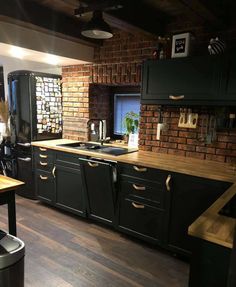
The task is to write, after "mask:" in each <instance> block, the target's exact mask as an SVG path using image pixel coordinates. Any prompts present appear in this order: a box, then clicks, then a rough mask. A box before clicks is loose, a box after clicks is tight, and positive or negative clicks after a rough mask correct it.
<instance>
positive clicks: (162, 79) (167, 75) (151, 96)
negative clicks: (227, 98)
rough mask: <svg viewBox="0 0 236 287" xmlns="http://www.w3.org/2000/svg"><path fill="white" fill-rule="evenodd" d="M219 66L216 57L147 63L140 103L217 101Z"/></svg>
mask: <svg viewBox="0 0 236 287" xmlns="http://www.w3.org/2000/svg"><path fill="white" fill-rule="evenodd" d="M221 65H222V59H221V57H219V56H205V57H193V58H191V57H187V58H178V59H169V60H159V61H154V60H149V61H147V62H146V63H145V64H144V67H143V78H142V103H144V104H149V103H150V104H151V103H166V102H168V103H171V104H182V103H186V104H187V103H188V102H191V103H192V104H194V103H199V102H202V103H205V102H207V101H217V100H218V92H219V87H220V79H221V74H222V71H221Z"/></svg>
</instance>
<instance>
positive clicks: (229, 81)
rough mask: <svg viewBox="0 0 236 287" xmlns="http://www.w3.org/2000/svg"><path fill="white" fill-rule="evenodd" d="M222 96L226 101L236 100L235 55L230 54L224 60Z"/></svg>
mask: <svg viewBox="0 0 236 287" xmlns="http://www.w3.org/2000/svg"><path fill="white" fill-rule="evenodd" d="M222 83H223V84H222V98H223V99H224V100H225V101H227V102H235V101H236V56H233V55H230V56H228V57H227V60H226V62H225V69H224V74H223V80H222Z"/></svg>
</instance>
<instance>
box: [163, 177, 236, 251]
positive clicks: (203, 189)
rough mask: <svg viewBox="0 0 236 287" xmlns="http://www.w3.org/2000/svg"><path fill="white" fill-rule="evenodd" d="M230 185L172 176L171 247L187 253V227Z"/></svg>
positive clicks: (169, 240)
mask: <svg viewBox="0 0 236 287" xmlns="http://www.w3.org/2000/svg"><path fill="white" fill-rule="evenodd" d="M230 185H231V184H230V183H227V182H222V181H216V180H210V179H204V178H200V177H194V176H189V175H184V174H179V173H178V174H177V173H175V174H172V181H171V206H170V222H169V228H168V234H169V236H168V246H169V247H170V248H171V250H173V251H176V252H180V253H185V254H188V253H190V252H191V244H192V242H191V237H190V236H188V227H189V226H190V225H191V224H192V223H193V222H194V221H195V220H196V219H197V218H198V217H199V216H200V215H201V214H202V213H203V212H204V211H205V210H206V209H207V208H208V207H209V206H210V205H211V204H212V203H213V202H214V201H215V200H216V199H217V198H219V197H220V196H221V195H222V194H223V193H224V192H225V191H226V190H227V189H228V187H229V186H230Z"/></svg>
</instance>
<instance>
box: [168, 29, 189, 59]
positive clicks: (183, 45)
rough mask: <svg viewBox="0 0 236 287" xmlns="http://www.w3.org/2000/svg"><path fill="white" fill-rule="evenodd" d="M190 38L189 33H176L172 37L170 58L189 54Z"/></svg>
mask: <svg viewBox="0 0 236 287" xmlns="http://www.w3.org/2000/svg"><path fill="white" fill-rule="evenodd" d="M190 38H191V34H190V33H183V34H178V35H174V36H173V37H172V53H171V57H172V58H177V57H186V56H188V55H189V49H190Z"/></svg>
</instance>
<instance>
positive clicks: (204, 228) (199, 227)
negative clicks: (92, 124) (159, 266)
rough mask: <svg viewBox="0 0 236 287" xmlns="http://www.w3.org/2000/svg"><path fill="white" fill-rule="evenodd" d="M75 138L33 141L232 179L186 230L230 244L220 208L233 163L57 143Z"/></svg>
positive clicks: (228, 223) (235, 178)
mask: <svg viewBox="0 0 236 287" xmlns="http://www.w3.org/2000/svg"><path fill="white" fill-rule="evenodd" d="M73 142H76V141H72V140H67V139H60V140H49V141H38V142H33V143H32V145H33V146H37V147H44V148H48V149H52V150H57V151H63V152H68V153H73V154H81V155H87V156H92V157H99V158H101V157H102V158H104V159H110V160H115V161H118V162H123V163H128V164H133V165H141V166H145V167H150V168H157V169H162V170H167V171H170V172H178V173H183V174H187V175H191V176H198V177H203V178H208V179H213V180H220V181H226V182H231V183H232V184H233V185H232V186H231V187H230V188H229V189H228V190H227V191H226V192H225V193H224V194H223V195H222V196H221V197H220V198H219V199H218V200H217V201H216V202H215V203H214V204H213V205H212V206H211V207H210V208H209V209H207V210H206V211H205V212H204V213H203V214H202V215H201V216H200V217H199V218H198V219H197V220H196V221H195V222H193V224H192V225H191V226H190V227H189V234H190V235H192V236H195V237H199V238H202V239H205V240H208V241H210V242H213V243H216V244H220V245H222V246H225V247H228V248H232V245H233V232H234V225H235V221H236V220H235V219H233V218H230V217H226V216H223V215H219V214H218V212H219V210H220V209H221V208H222V207H223V206H224V205H225V204H226V203H227V202H229V200H230V199H231V198H232V197H233V196H234V194H236V171H235V168H234V167H233V166H231V165H230V164H226V163H218V162H214V161H207V160H204V161H203V160H198V159H193V158H186V157H181V156H174V155H168V154H159V153H154V152H146V151H137V152H132V153H128V154H125V155H120V156H112V155H108V154H97V153H96V152H90V151H82V150H76V149H73V148H68V147H63V146H58V145H59V144H65V143H73ZM109 145H110V144H109Z"/></svg>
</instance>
